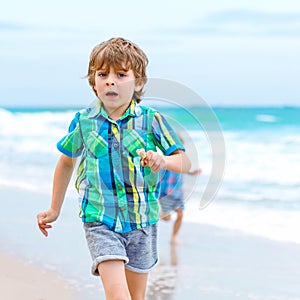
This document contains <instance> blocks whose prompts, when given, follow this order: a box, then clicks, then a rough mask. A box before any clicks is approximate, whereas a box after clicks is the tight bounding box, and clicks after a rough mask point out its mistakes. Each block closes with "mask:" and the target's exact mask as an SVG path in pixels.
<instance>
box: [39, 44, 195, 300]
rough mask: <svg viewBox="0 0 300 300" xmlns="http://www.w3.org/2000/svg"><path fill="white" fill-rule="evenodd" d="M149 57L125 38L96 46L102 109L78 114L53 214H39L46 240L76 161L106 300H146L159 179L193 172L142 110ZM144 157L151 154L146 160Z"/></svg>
mask: <svg viewBox="0 0 300 300" xmlns="http://www.w3.org/2000/svg"><path fill="white" fill-rule="evenodd" d="M147 64H148V59H147V57H146V55H145V53H144V52H143V51H142V50H141V49H140V48H139V47H138V46H137V45H135V44H134V43H132V42H130V41H128V40H125V39H123V38H112V39H110V40H108V41H106V42H103V43H101V44H99V45H97V46H96V47H95V48H94V49H93V51H92V53H91V56H90V61H89V67H88V75H87V77H88V80H89V84H90V85H91V87H92V88H93V90H94V92H95V94H96V96H97V101H96V102H95V103H94V104H93V105H91V106H90V107H88V108H87V109H85V110H81V111H79V112H78V113H77V114H76V116H75V118H74V119H73V120H72V122H71V124H70V127H69V133H68V134H67V135H66V136H65V137H64V138H63V139H61V140H60V141H59V142H58V144H57V147H58V149H59V150H60V151H61V152H62V155H61V156H60V158H59V160H58V163H57V166H56V169H55V173H54V181H53V193H52V202H51V208H50V209H48V210H47V211H44V212H41V213H39V214H38V216H37V218H38V226H39V228H40V230H41V232H42V233H43V234H44V235H45V236H47V235H48V232H47V230H48V229H49V228H51V227H52V226H51V225H50V223H52V222H54V221H55V220H56V219H57V218H58V216H59V214H60V210H61V207H62V204H63V201H64V197H65V192H66V189H67V186H68V184H69V181H70V178H71V176H72V172H73V169H74V164H75V160H76V158H79V164H78V169H77V177H76V182H75V185H76V188H77V190H78V193H79V200H80V215H81V218H82V221H83V223H84V229H85V234H86V239H87V243H88V246H89V250H90V253H91V256H92V260H93V263H92V273H93V274H94V275H100V276H101V279H102V283H103V286H104V290H105V295H106V299H116V298H118V299H136V300H137V299H144V298H145V294H146V284H147V278H148V275H147V274H148V272H149V271H150V270H151V269H152V268H153V267H154V266H155V265H156V264H157V260H158V258H157V241H156V239H157V222H158V220H159V205H158V195H159V178H158V172H159V171H160V170H161V169H167V170H171V171H175V172H183V173H184V172H188V171H189V169H190V167H191V163H190V161H189V159H188V157H187V156H186V154H185V152H184V147H183V145H182V143H181V142H180V139H179V138H178V136H177V135H176V133H175V132H174V131H173V129H172V128H171V127H170V125H169V124H168V123H167V122H166V120H165V119H164V118H163V117H162V115H161V114H160V113H159V112H157V111H155V110H153V109H151V108H149V107H144V106H140V105H139V102H140V101H141V99H140V97H141V95H142V93H143V87H144V85H145V83H146V80H147V79H146V66H147ZM156 147H158V148H159V149H160V150H161V152H162V153H161V152H160V151H156V149H157V148H156ZM138 149H145V151H146V156H145V157H144V158H143V159H141V158H140V156H139V155H138V154H137V150H138Z"/></svg>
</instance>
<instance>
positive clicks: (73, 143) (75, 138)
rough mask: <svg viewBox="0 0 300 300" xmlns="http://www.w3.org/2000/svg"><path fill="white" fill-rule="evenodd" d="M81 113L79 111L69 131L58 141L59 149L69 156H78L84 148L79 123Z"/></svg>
mask: <svg viewBox="0 0 300 300" xmlns="http://www.w3.org/2000/svg"><path fill="white" fill-rule="evenodd" d="M79 117H80V113H79V112H78V113H77V114H76V115H75V117H74V119H73V120H72V122H71V124H70V126H69V132H68V134H67V135H66V136H64V137H63V138H62V139H61V140H60V141H59V142H58V143H57V145H56V146H57V149H58V150H59V151H60V152H62V153H63V154H65V155H67V156H69V157H78V156H80V155H81V153H82V150H83V141H82V137H81V132H80V123H79Z"/></svg>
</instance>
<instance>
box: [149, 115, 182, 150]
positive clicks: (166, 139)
mask: <svg viewBox="0 0 300 300" xmlns="http://www.w3.org/2000/svg"><path fill="white" fill-rule="evenodd" d="M152 128H153V132H154V136H155V139H156V141H157V146H158V148H159V149H160V150H161V151H162V152H163V153H164V154H165V155H170V154H171V153H173V152H174V151H176V150H179V149H180V150H183V151H185V148H184V146H183V144H182V142H181V141H180V138H179V137H178V135H177V134H176V132H175V131H174V129H173V128H172V127H171V125H170V124H169V123H168V121H167V120H166V119H165V118H164V117H163V116H162V115H161V114H160V113H158V112H156V113H155V115H154V119H153V123H152Z"/></svg>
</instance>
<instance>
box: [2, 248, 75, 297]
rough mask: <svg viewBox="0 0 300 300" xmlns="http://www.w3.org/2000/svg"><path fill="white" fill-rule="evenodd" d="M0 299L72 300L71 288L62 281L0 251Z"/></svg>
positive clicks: (48, 271)
mask: <svg viewBox="0 0 300 300" xmlns="http://www.w3.org/2000/svg"><path fill="white" fill-rule="evenodd" d="M0 265H1V272H0V298H1V299H5V300H16V299H22V300H53V299H55V300H75V299H79V298H78V296H77V294H78V292H77V291H76V289H75V287H74V286H73V285H72V283H71V282H70V281H68V280H67V279H66V278H63V277H61V276H59V274H57V273H55V272H51V271H50V270H46V269H45V268H43V267H38V266H36V265H32V264H28V263H26V262H25V260H24V259H20V258H18V257H16V256H14V255H12V254H9V253H7V252H3V251H0Z"/></svg>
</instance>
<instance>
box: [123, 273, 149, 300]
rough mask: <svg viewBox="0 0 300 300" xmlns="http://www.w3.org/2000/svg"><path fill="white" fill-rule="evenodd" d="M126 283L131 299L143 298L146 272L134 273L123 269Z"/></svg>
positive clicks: (140, 299)
mask: <svg viewBox="0 0 300 300" xmlns="http://www.w3.org/2000/svg"><path fill="white" fill-rule="evenodd" d="M125 272H126V279H127V285H128V288H129V292H130V295H131V299H132V300H144V299H145V297H146V287H147V279H148V273H136V272H132V271H129V270H125Z"/></svg>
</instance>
